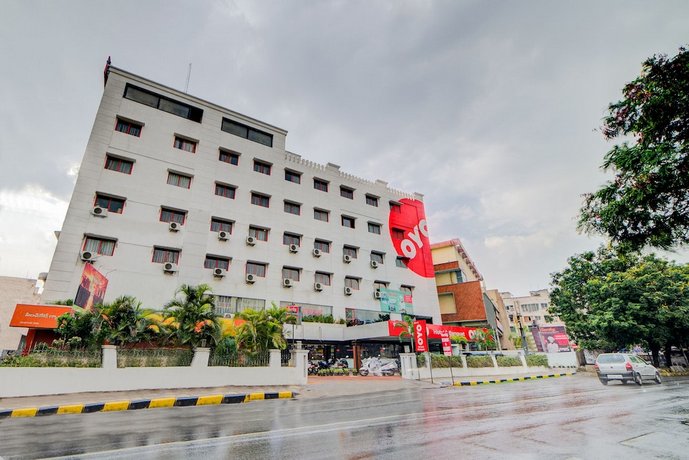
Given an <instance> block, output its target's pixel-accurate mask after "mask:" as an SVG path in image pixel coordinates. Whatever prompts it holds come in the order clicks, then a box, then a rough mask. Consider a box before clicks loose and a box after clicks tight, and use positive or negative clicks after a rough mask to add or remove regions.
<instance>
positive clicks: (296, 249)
mask: <svg viewBox="0 0 689 460" xmlns="http://www.w3.org/2000/svg"><path fill="white" fill-rule="evenodd" d="M289 252H295V253H296V252H299V246H297V245H296V244H294V243H292V244H290V245H289Z"/></svg>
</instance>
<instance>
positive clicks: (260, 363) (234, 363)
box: [208, 351, 270, 367]
mask: <svg viewBox="0 0 689 460" xmlns="http://www.w3.org/2000/svg"><path fill="white" fill-rule="evenodd" d="M269 363H270V353H269V352H268V351H265V352H261V353H258V354H256V355H248V354H242V353H232V354H219V353H218V354H216V353H211V357H210V360H209V363H208V365H209V366H227V367H268V364H269Z"/></svg>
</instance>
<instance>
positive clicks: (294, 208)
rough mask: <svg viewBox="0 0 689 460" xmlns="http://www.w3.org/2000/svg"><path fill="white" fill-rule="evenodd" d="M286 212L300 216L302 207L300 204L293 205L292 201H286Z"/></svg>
mask: <svg viewBox="0 0 689 460" xmlns="http://www.w3.org/2000/svg"><path fill="white" fill-rule="evenodd" d="M285 212H286V213H289V214H294V215H295V216H298V215H299V214H301V205H300V204H299V203H293V202H292V201H287V200H285Z"/></svg>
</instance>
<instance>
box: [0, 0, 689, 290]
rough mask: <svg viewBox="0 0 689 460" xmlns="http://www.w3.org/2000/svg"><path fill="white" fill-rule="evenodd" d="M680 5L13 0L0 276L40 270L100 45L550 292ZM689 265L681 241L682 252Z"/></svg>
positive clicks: (0, 83)
mask: <svg viewBox="0 0 689 460" xmlns="http://www.w3.org/2000/svg"><path fill="white" fill-rule="evenodd" d="M683 44H684V45H686V44H689V2H686V1H685V0H680V1H662V2H657V1H646V2H634V1H614V2H613V1H591V2H586V1H568V2H554V1H510V2H507V1H505V2H498V1H486V0H480V1H437V2H432V1H400V0H390V1H374V0H373V1H372V0H369V1H350V2H346V1H332V2H327V1H271V2H268V1H266V2H261V1H229V0H227V1H219V0H218V1H195V2H188V1H169V0H165V1H162V0H161V1H123V0H119V1H117V2H104V1H103V2H97V1H91V0H88V1H60V2H51V1H40V2H38V1H27V0H23V1H8V0H4V1H3V2H2V13H0V58H1V59H2V60H1V61H0V160H1V161H0V275H8V276H22V277H24V276H28V277H36V276H37V275H38V273H39V272H42V271H47V270H48V268H49V265H50V259H51V257H52V253H53V250H54V248H55V237H54V235H53V231H54V230H59V229H60V227H61V225H62V220H63V218H64V214H65V211H66V209H67V203H68V201H69V198H70V195H71V193H72V189H73V186H74V181H75V174H76V172H77V171H78V166H79V164H80V162H81V157H82V155H83V152H84V149H85V146H86V143H87V140H88V136H89V134H90V131H91V126H92V124H93V120H94V117H95V114H96V110H97V108H98V104H99V102H100V97H101V94H102V88H103V81H102V78H103V76H102V70H103V66H104V64H105V60H106V59H107V57H108V56H112V61H113V65H115V66H117V67H120V68H123V69H125V70H128V71H130V72H133V73H136V74H139V75H141V76H144V77H147V78H149V79H152V80H154V81H157V82H160V83H163V84H166V85H168V86H171V87H174V88H178V89H182V90H183V89H184V85H185V81H186V77H187V69H188V65H189V63H192V74H191V82H190V84H189V93H190V94H193V95H195V96H198V97H201V98H203V99H206V100H208V101H212V102H215V103H217V104H219V105H222V106H225V107H227V108H230V109H233V110H236V111H238V112H241V113H244V114H247V115H249V116H252V117H255V118H258V119H260V120H263V121H266V122H268V123H270V124H273V125H276V126H279V127H281V128H284V129H286V130H288V131H289V134H288V136H287V149H288V150H289V151H292V152H295V153H298V154H300V155H302V156H303V157H305V158H307V159H309V160H313V161H316V162H320V163H327V162H332V163H336V164H339V165H341V166H342V169H343V170H344V171H346V172H349V173H352V174H355V175H358V176H362V177H364V178H367V179H376V178H380V179H384V180H387V181H388V182H390V185H391V186H392V187H394V188H398V189H401V190H404V191H408V192H413V191H417V192H420V193H423V194H424V195H425V202H426V211H427V214H428V215H429V230H430V235H431V240H432V241H441V240H446V239H451V238H460V239H461V240H462V242H463V243H464V245H465V247H466V248H467V250H468V252H469V254H470V256H471V257H472V258H473V259H474V261H475V263H476V265H477V267H478V269H479V271H480V272H481V273H482V274H483V276H484V278H485V280H486V285H487V288H489V289H490V288H497V289H500V290H503V291H505V290H508V291H511V292H512V293H513V294H526V293H527V292H528V291H529V290H535V289H540V288H545V287H548V285H549V281H550V273H552V272H554V271H557V270H561V269H562V268H564V266H565V264H566V259H567V257H568V256H570V255H572V254H574V253H577V252H581V251H584V250H587V249H593V248H595V247H597V245H598V244H599V242H600V241H601V240H600V239H596V238H589V237H587V236H582V235H579V234H577V232H576V229H575V226H576V216H577V211H578V208H579V206H580V205H581V194H583V193H585V192H589V191H593V190H594V189H595V188H597V187H598V186H600V185H601V184H602V183H603V182H604V181H605V180H606V177H607V176H606V175H605V174H604V173H602V172H601V171H600V170H599V169H598V166H599V165H600V163H601V161H602V157H603V155H604V154H605V152H606V151H607V150H608V149H609V148H610V147H611V145H610V144H607V143H606V142H605V141H604V140H603V138H602V136H601V134H600V133H599V132H598V131H596V129H597V128H598V127H599V126H600V123H601V119H602V117H603V115H604V113H605V109H606V107H607V105H608V103H610V102H612V101H614V100H617V99H619V97H620V95H621V89H622V87H623V85H624V84H625V83H626V82H628V81H630V80H632V79H633V78H634V77H635V76H636V75H638V73H639V70H640V64H641V63H642V62H643V60H644V59H645V58H647V57H649V56H651V55H652V54H654V53H669V54H675V53H676V51H677V48H678V47H679V46H681V45H683ZM673 257H674V258H676V259H678V260H681V259H683V258H686V251H685V252H683V253H678V254H675V255H674V256H673Z"/></svg>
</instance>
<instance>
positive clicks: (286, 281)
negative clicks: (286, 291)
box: [282, 278, 293, 287]
mask: <svg viewBox="0 0 689 460" xmlns="http://www.w3.org/2000/svg"><path fill="white" fill-rule="evenodd" d="M292 284H293V281H292V280H291V279H290V278H284V279H283V280H282V285H283V286H284V287H292Z"/></svg>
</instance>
